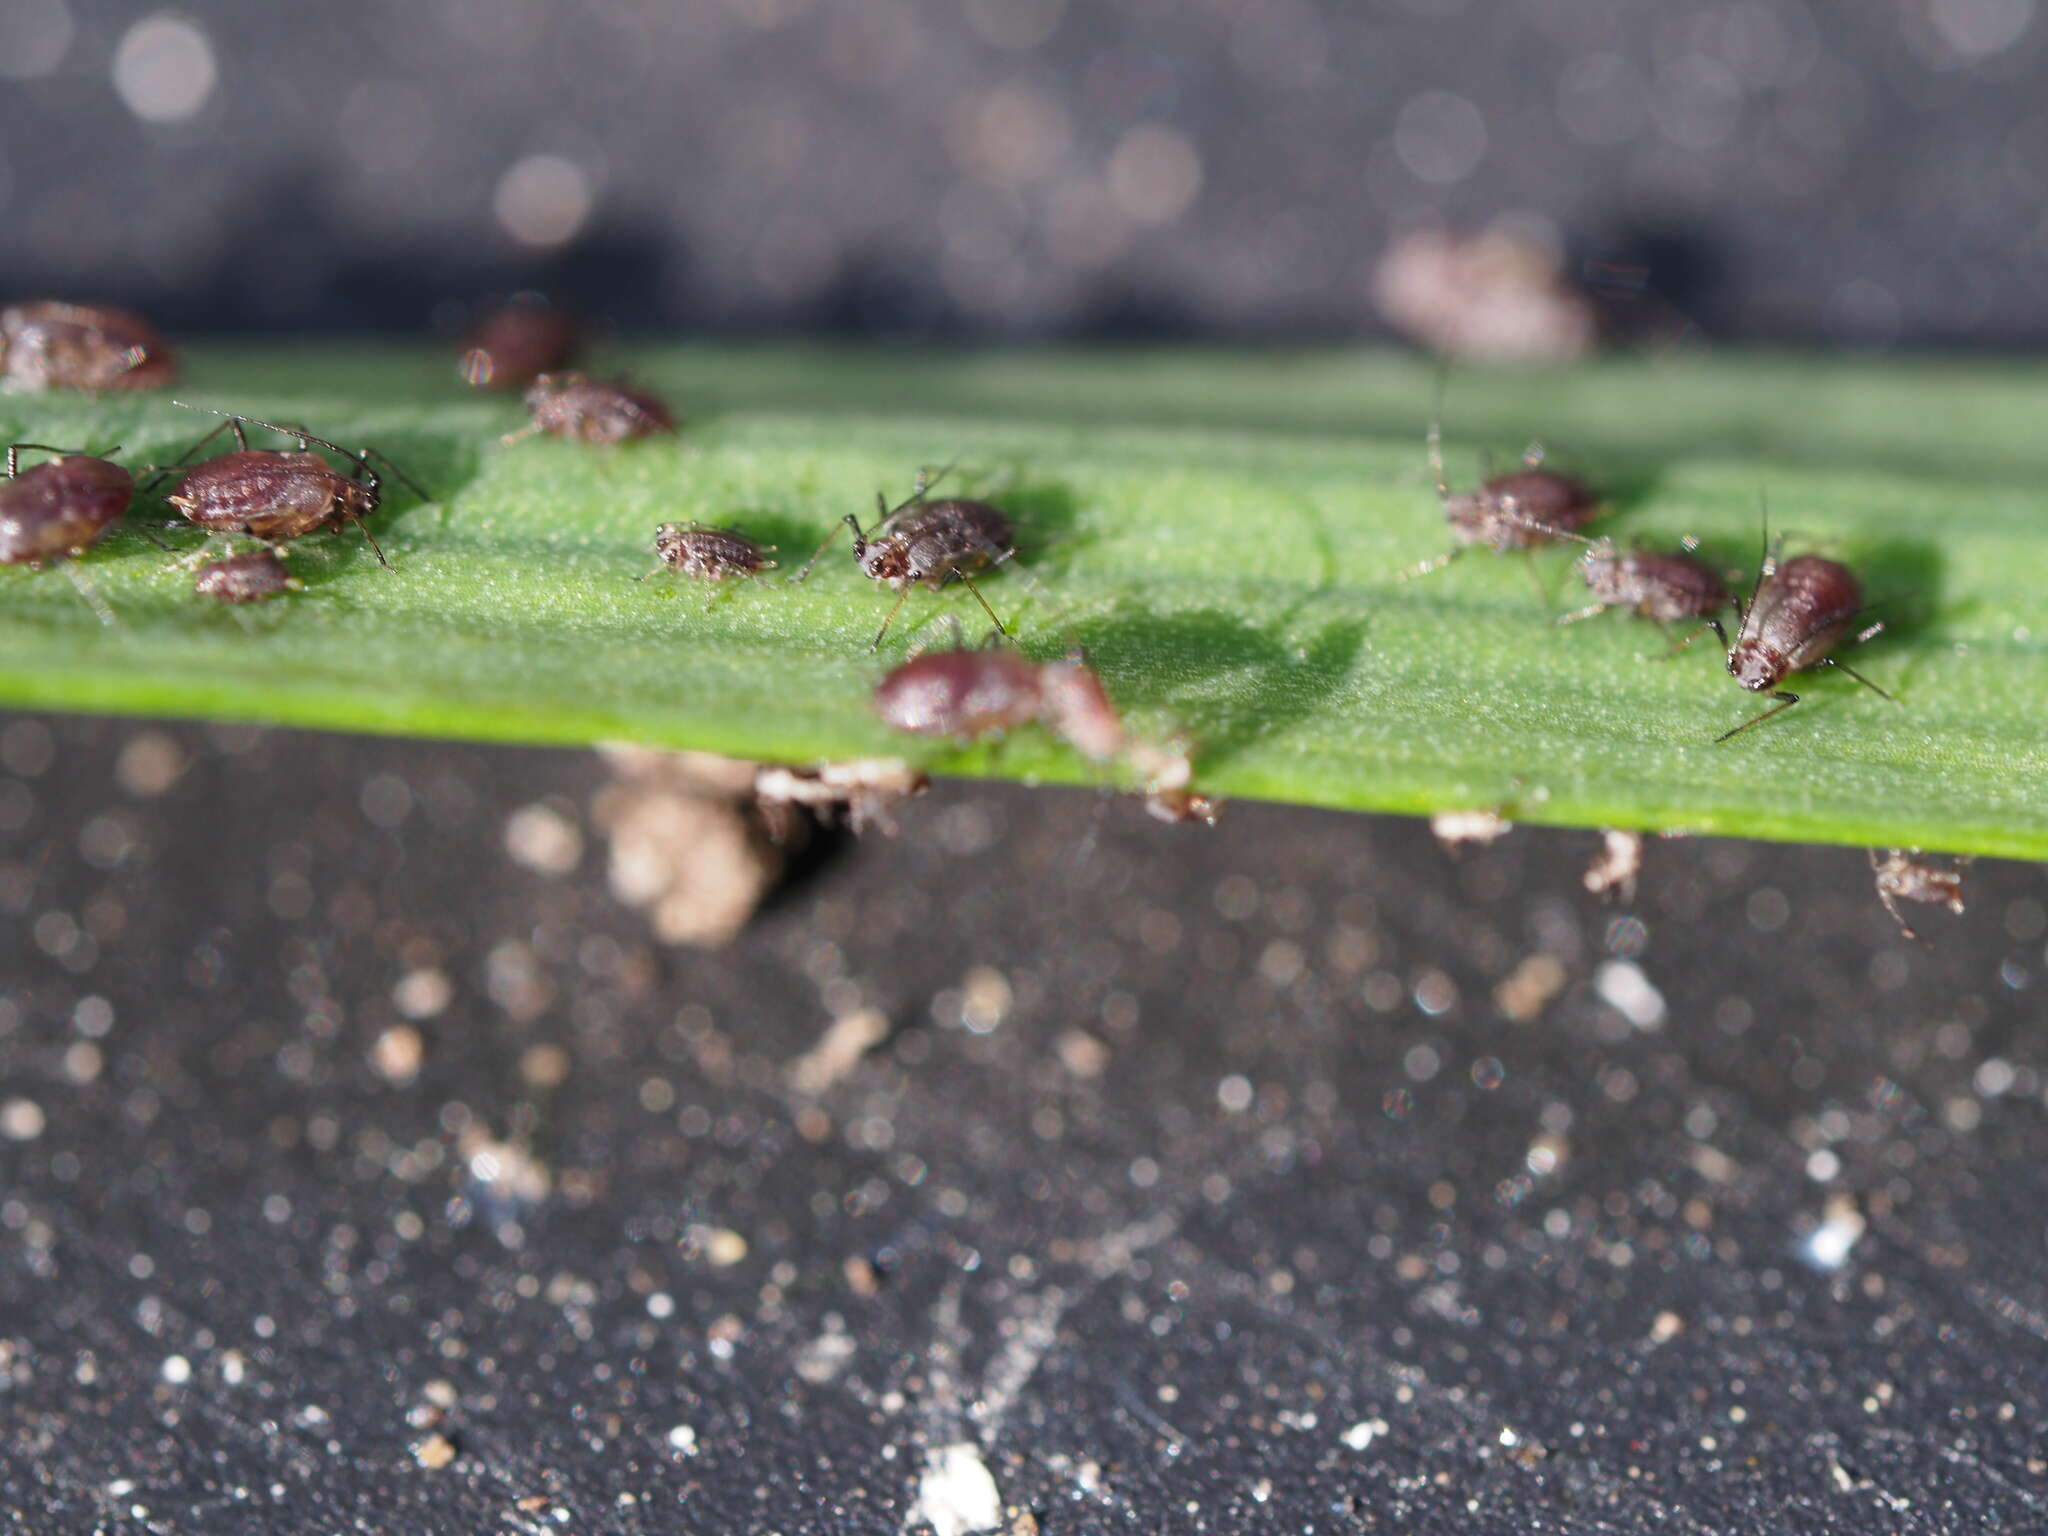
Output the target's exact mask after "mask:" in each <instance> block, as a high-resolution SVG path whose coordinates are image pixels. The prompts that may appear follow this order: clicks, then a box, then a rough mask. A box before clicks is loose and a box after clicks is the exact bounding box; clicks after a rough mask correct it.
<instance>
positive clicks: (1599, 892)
mask: <svg viewBox="0 0 2048 1536" xmlns="http://www.w3.org/2000/svg"><path fill="white" fill-rule="evenodd" d="M1600 836H1601V838H1602V842H1601V845H1600V851H1599V852H1598V853H1596V854H1595V855H1593V862H1592V863H1590V864H1588V865H1587V866H1586V881H1585V883H1586V889H1587V890H1589V891H1591V892H1592V893H1593V894H1594V895H1595V896H1612V897H1614V898H1615V899H1616V900H1619V901H1634V900H1635V896H1636V876H1638V875H1640V874H1641V873H1642V872H1643V835H1642V833H1640V832H1623V831H1619V830H1617V829H1616V828H1614V827H1609V828H1607V829H1606V830H1605V831H1603V832H1602V833H1601V834H1600Z"/></svg>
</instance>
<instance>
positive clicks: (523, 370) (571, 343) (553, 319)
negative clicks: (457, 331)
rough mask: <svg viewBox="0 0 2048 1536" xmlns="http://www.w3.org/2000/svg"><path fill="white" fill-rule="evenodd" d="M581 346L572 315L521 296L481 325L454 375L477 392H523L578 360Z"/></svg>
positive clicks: (537, 297) (537, 298) (531, 296)
mask: <svg viewBox="0 0 2048 1536" xmlns="http://www.w3.org/2000/svg"><path fill="white" fill-rule="evenodd" d="M582 342H583V334H582V329H581V327H579V326H578V325H577V323H576V321H575V319H574V317H573V316H571V315H570V314H568V313H567V312H566V311H564V310H560V309H557V308H555V306H554V305H552V304H550V303H548V301H547V300H546V299H544V298H542V297H540V295H538V294H522V295H521V296H520V297H518V298H515V299H513V300H512V301H511V302H510V303H509V304H505V305H501V306H500V307H499V308H497V309H494V310H492V311H491V312H490V313H489V314H488V315H485V316H484V317H483V319H482V320H480V321H478V322H477V324H476V327H475V328H474V329H473V330H471V331H470V333H469V338H468V340H467V341H466V342H465V343H464V346H463V350H462V356H461V357H460V358H459V359H458V360H457V363H456V372H457V373H459V374H460V375H461V376H462V378H463V381H464V382H465V383H468V384H471V385H473V386H475V387H476V388H478V389H502V390H512V389H525V388H526V387H527V386H528V385H530V384H531V383H533V381H534V380H535V379H537V378H539V377H540V376H541V375H542V374H544V373H560V372H561V371H562V370H563V369H565V368H567V367H568V366H569V365H570V364H571V363H573V362H575V361H576V354H577V352H578V351H579V350H581V347H582Z"/></svg>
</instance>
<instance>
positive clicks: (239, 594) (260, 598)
mask: <svg viewBox="0 0 2048 1536" xmlns="http://www.w3.org/2000/svg"><path fill="white" fill-rule="evenodd" d="M298 586H299V582H298V579H297V578H296V577H294V576H293V575H292V573H291V572H290V570H288V569H287V568H286V567H285V563H284V561H283V559H282V558H281V557H280V556H279V555H278V553H277V551H276V550H274V549H252V550H249V551H247V552H246V553H244V554H239V555H229V556H228V557H227V558H226V559H224V560H213V561H209V562H208V563H207V564H205V565H202V566H201V567H199V572H198V574H197V575H196V576H194V577H193V579H192V590H193V591H195V592H197V593H198V594H199V595H200V596H201V597H210V598H213V599H215V600H216V601H218V602H223V603H260V602H264V601H266V600H268V599H270V598H273V597H276V596H277V595H278V593H280V592H290V591H294V590H296V589H297V587H298Z"/></svg>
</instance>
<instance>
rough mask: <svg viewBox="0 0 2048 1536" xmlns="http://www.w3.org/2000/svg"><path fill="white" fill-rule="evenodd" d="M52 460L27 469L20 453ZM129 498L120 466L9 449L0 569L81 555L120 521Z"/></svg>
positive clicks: (59, 451)
mask: <svg viewBox="0 0 2048 1536" xmlns="http://www.w3.org/2000/svg"><path fill="white" fill-rule="evenodd" d="M24 448H39V449H41V450H42V451H43V452H45V453H54V454H56V455H57V457H56V458H54V459H49V460H46V461H45V462H43V463H41V464H38V465H36V466H34V467H33V468H31V469H22V468H21V467H20V460H21V450H22V449H24ZM134 495H135V481H134V478H133V477H132V476H131V475H130V474H129V473H128V471H127V470H125V469H123V468H122V467H121V466H120V465H118V464H114V463H110V462H108V461H107V460H106V459H102V458H95V457H94V456H93V455H91V454H87V453H74V452H73V451H71V450H70V449H68V448H52V447H50V446H49V445H48V444H47V443H13V444H10V445H9V446H8V449H7V481H6V483H5V484H4V485H0V565H40V564H42V563H43V562H44V561H46V560H61V559H64V558H65V557H66V556H69V555H77V554H82V553H84V551H85V550H86V549H87V548H88V547H89V546H91V545H92V544H95V543H97V542H98V541H99V539H100V538H101V536H102V535H104V534H105V533H106V531H107V530H108V529H109V528H111V527H113V526H114V524H115V523H117V522H119V521H120V520H121V516H122V514H123V513H125V512H126V511H127V510H128V503H129V502H130V501H131V500H132V499H133V498H134Z"/></svg>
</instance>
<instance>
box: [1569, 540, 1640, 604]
mask: <svg viewBox="0 0 2048 1536" xmlns="http://www.w3.org/2000/svg"><path fill="white" fill-rule="evenodd" d="M1625 563H1626V562H1625V560H1624V557H1623V555H1622V553H1621V551H1620V550H1618V549H1616V548H1615V547H1614V540H1612V539H1595V540H1593V541H1592V543H1590V544H1588V545H1587V546H1586V552H1585V553H1584V554H1583V555H1581V556H1579V574H1580V575H1581V576H1582V577H1584V578H1585V582H1586V586H1587V587H1588V588H1589V589H1590V590H1591V591H1592V593H1593V595H1594V596H1595V597H1597V598H1599V599H1600V601H1601V602H1603V603H1621V602H1626V601H1627V600H1628V594H1627V592H1626V591H1625V590H1624V583H1623V577H1624V575H1625V574H1626V572H1625V568H1624V567H1625Z"/></svg>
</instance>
